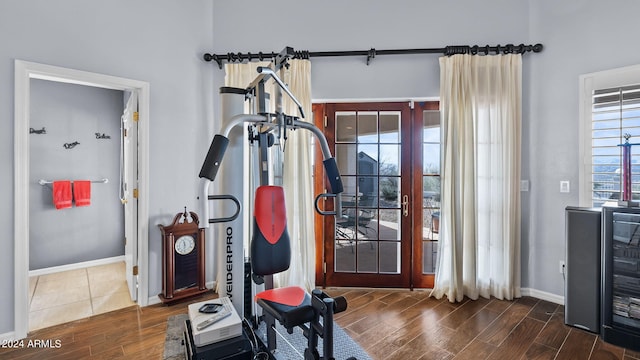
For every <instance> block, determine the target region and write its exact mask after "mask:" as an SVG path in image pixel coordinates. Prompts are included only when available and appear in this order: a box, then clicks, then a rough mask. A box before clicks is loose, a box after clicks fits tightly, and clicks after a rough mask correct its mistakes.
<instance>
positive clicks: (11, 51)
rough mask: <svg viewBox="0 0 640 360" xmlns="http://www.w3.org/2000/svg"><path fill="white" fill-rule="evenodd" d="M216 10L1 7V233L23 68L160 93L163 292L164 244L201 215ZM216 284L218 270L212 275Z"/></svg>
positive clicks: (1, 264) (122, 3)
mask: <svg viewBox="0 0 640 360" xmlns="http://www.w3.org/2000/svg"><path fill="white" fill-rule="evenodd" d="M212 4H213V1H212V0H195V1H174V0H154V1H150V0H141V1H126V0H113V1H83V0H59V1H38V0H19V1H18V0H9V1H2V2H0V44H2V46H0V119H1V121H0V164H2V167H3V170H4V171H1V172H0V188H1V189H2V194H3V196H2V200H3V201H1V202H0V227H1V228H2V229H4V232H5V233H6V234H13V222H14V216H13V195H12V194H13V186H14V183H13V176H14V175H13V163H14V159H13V157H14V151H13V147H14V140H13V108H14V106H13V102H14V96H13V86H14V79H13V77H14V76H13V71H14V65H13V64H14V59H21V60H26V61H32V62H37V63H44V64H49V65H56V66H62V67H67V68H73V69H78V70H85V71H91V72H96V73H102V74H108V75H114V76H118V77H124V78H130V79H135V80H141V81H146V82H149V83H150V89H151V98H150V103H151V109H150V122H151V123H150V124H149V129H150V149H149V150H150V151H149V153H150V154H151V155H150V159H149V160H150V166H149V170H150V179H149V187H150V194H149V197H150V199H149V215H150V218H151V220H150V223H149V224H148V226H149V251H150V254H149V265H150V268H149V273H150V288H149V294H150V296H153V295H155V294H158V293H159V292H160V291H161V269H160V262H161V239H160V231H159V230H158V228H157V226H156V224H159V223H163V224H168V223H170V222H171V220H172V219H173V216H174V215H175V214H176V213H177V212H180V211H183V207H184V206H187V207H188V208H189V209H192V210H194V209H196V204H197V202H196V196H197V195H198V194H197V184H198V178H197V174H198V172H199V170H200V166H201V165H202V160H203V157H204V154H205V152H206V150H207V148H208V146H209V141H210V138H211V137H212V135H211V134H210V132H211V130H210V126H211V123H212V121H213V120H212V117H213V107H212V103H211V97H212V94H213V90H212V89H213V87H212V85H211V76H212V72H213V68H212V67H211V66H210V64H207V63H205V62H204V61H202V60H201V59H202V58H201V54H202V52H203V51H204V50H205V49H209V48H211V46H212V26H211V24H212V21H211V18H212V16H213V15H212V12H213V9H212ZM13 244H14V239H13V236H4V237H2V239H0V246H2V248H3V249H5V250H4V251H0V334H3V333H7V332H11V331H13V329H14V325H13V309H14V291H13V290H14V277H13V268H14V258H13V256H14V255H13V249H14V246H13ZM207 273H208V274H212V270H210V271H208V272H207Z"/></svg>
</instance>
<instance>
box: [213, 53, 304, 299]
mask: <svg viewBox="0 0 640 360" xmlns="http://www.w3.org/2000/svg"><path fill="white" fill-rule="evenodd" d="M266 65H268V63H248V64H226V65H225V72H226V76H225V85H226V86H234V87H241V88H244V87H246V86H248V85H249V83H250V82H251V81H253V79H255V77H256V76H257V74H258V73H257V72H256V70H255V69H256V67H257V66H266ZM278 75H280V74H278ZM282 80H283V81H284V83H285V84H287V85H288V86H289V89H290V90H291V92H292V93H293V94H294V96H295V97H296V98H297V99H298V101H300V103H301V104H302V105H303V109H304V112H305V116H306V118H305V119H303V120H305V121H311V119H312V117H311V62H310V61H309V60H292V61H290V66H289V68H288V69H287V70H286V71H285V74H284V78H283V79H282ZM267 91H268V92H270V93H271V100H272V102H273V101H274V98H275V96H274V92H273V91H272V90H269V89H268V90H267ZM282 96H283V100H284V101H283V111H284V112H285V113H286V114H287V115H295V116H300V114H299V113H298V107H297V105H295V104H294V103H293V101H291V100H290V99H289V97H288V96H287V95H286V94H285V93H284V92H283V94H282ZM272 109H275V106H273V105H272ZM272 111H273V110H272ZM281 147H283V148H284V164H283V169H282V170H283V174H282V175H283V188H284V191H285V201H286V207H287V228H288V230H289V237H290V239H291V251H292V257H291V266H290V268H289V270H288V271H285V272H283V273H280V274H277V275H275V276H274V285H275V286H276V287H282V286H289V285H298V286H301V287H303V288H306V289H307V290H311V289H313V288H314V287H315V242H314V235H315V234H314V224H313V208H314V207H313V200H314V199H313V183H312V177H311V175H312V168H311V156H312V154H311V133H310V132H308V131H303V130H296V131H289V132H288V133H287V140H286V141H284V142H283V143H282V145H281Z"/></svg>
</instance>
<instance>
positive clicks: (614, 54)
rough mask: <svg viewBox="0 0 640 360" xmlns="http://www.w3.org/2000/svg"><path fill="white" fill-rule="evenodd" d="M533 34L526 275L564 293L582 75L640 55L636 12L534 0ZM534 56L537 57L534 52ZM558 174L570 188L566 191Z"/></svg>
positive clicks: (623, 4)
mask: <svg viewBox="0 0 640 360" xmlns="http://www.w3.org/2000/svg"><path fill="white" fill-rule="evenodd" d="M530 3H531V11H530V14H531V21H530V22H531V38H532V39H536V41H540V42H542V43H544V45H545V50H544V52H543V53H541V54H539V55H537V56H535V59H533V60H534V61H531V78H530V79H529V81H528V85H527V86H528V88H529V93H530V95H529V97H530V99H529V101H530V108H529V115H528V117H529V120H530V123H529V131H528V137H529V139H528V141H529V142H530V146H529V147H528V148H525V149H524V151H525V154H524V155H523V156H525V157H526V158H528V161H526V162H525V163H524V164H523V165H525V166H526V167H527V168H528V174H529V177H530V179H531V192H530V196H531V203H530V204H531V207H530V209H528V211H527V212H525V213H524V216H526V217H527V221H528V222H529V233H528V239H529V246H528V249H526V250H528V273H527V276H528V278H527V279H526V284H527V285H528V286H529V287H531V288H534V289H538V290H542V291H546V292H549V293H553V294H559V295H563V281H562V275H561V274H560V273H559V270H558V262H559V261H560V260H561V259H563V258H564V255H565V243H564V235H565V233H564V230H565V219H564V208H565V207H566V206H567V205H578V199H579V192H578V170H579V169H578V168H579V164H580V159H579V154H578V121H579V104H578V101H579V98H578V89H579V88H578V77H579V76H580V75H581V74H585V73H591V72H595V71H600V70H607V69H612V68H617V67H621V66H627V65H633V64H638V63H640V48H639V47H638V46H637V45H636V44H637V43H638V40H637V35H638V28H637V19H636V18H637V16H636V15H637V14H638V13H640V2H637V1H629V0H613V1H606V2H603V1H597V0H580V1H570V2H569V1H567V2H564V1H553V0H544V1H539V0H538V1H531V2H530ZM532 58H533V57H532ZM560 180H569V181H570V182H571V192H570V193H568V194H564V193H560Z"/></svg>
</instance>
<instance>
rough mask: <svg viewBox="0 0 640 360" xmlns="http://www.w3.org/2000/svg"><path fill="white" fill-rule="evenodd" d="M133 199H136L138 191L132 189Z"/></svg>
mask: <svg viewBox="0 0 640 360" xmlns="http://www.w3.org/2000/svg"><path fill="white" fill-rule="evenodd" d="M133 198H134V199H137V198H138V189H133Z"/></svg>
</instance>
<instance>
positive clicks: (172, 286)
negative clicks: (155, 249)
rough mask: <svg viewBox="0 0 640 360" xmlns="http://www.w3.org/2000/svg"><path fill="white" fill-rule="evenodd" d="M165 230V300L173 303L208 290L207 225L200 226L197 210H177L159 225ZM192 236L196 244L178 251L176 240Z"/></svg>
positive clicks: (161, 294) (163, 274) (162, 298)
mask: <svg viewBox="0 0 640 360" xmlns="http://www.w3.org/2000/svg"><path fill="white" fill-rule="evenodd" d="M158 227H159V228H160V232H161V233H162V293H160V294H158V297H159V298H160V300H161V301H162V302H163V303H165V304H168V305H170V304H173V303H175V302H178V301H181V300H184V299H186V298H189V297H193V296H197V295H201V294H204V293H206V292H208V291H209V289H207V287H206V285H205V282H206V278H205V246H204V242H205V229H200V228H198V215H196V214H195V213H194V212H189V213H188V214H187V209H186V208H185V211H184V213H178V214H176V216H175V217H174V218H173V223H172V224H171V225H168V226H163V225H158ZM181 236H191V237H193V239H194V240H195V247H194V248H193V250H191V252H189V253H188V254H185V255H181V254H179V253H178V251H177V249H176V240H177V239H179V238H180V237H181Z"/></svg>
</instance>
